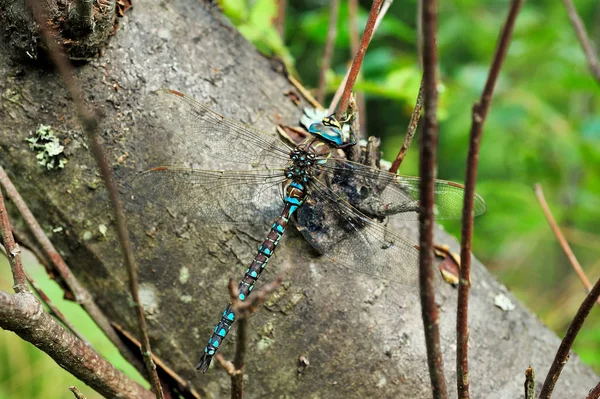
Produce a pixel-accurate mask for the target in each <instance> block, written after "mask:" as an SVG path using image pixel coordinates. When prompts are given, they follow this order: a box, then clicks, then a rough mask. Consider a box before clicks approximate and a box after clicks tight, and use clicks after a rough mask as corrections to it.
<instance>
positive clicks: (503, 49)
mask: <svg viewBox="0 0 600 399" xmlns="http://www.w3.org/2000/svg"><path fill="white" fill-rule="evenodd" d="M522 4H523V0H512V1H511V6H510V10H509V12H508V15H507V17H506V20H505V22H504V26H503V27H502V31H501V33H500V39H499V40H498V44H497V46H496V51H495V53H494V59H493V60H492V65H491V66H490V70H489V73H488V77H487V80H486V82H485V86H484V88H483V92H482V93H481V98H480V99H479V102H477V103H475V104H474V105H473V110H472V116H471V132H470V135H469V136H470V139H469V150H468V155H467V170H466V179H465V196H464V202H463V217H462V231H461V245H460V271H459V275H460V278H459V285H458V303H457V314H456V348H457V351H456V370H457V373H456V388H457V391H458V397H459V398H460V399H467V398H469V322H468V315H469V291H470V288H471V241H472V239H473V208H474V205H475V184H476V182H477V166H478V163H479V147H480V144H481V136H482V134H483V124H484V123H485V119H486V117H487V114H488V112H489V109H490V104H491V102H492V96H493V94H494V87H495V86H496V80H497V79H498V75H499V73H500V69H501V68H502V64H503V62H504V59H505V58H506V53H507V51H508V46H509V44H510V40H511V37H512V32H513V30H514V26H515V22H516V20H517V15H518V14H519V10H520V9H521V5H522Z"/></svg>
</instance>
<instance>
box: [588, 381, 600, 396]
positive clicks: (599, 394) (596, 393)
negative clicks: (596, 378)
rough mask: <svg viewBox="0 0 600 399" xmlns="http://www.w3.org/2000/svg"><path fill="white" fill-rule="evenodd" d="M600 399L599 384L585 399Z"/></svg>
mask: <svg viewBox="0 0 600 399" xmlns="http://www.w3.org/2000/svg"><path fill="white" fill-rule="evenodd" d="M598 398H600V382H599V383H598V384H597V385H596V386H595V387H594V388H592V389H591V390H590V392H589V393H588V395H587V396H586V397H585V399H598Z"/></svg>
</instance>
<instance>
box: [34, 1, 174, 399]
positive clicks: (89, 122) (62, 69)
mask: <svg viewBox="0 0 600 399" xmlns="http://www.w3.org/2000/svg"><path fill="white" fill-rule="evenodd" d="M29 6H30V7H31V9H32V10H33V14H34V17H35V19H36V21H37V23H38V24H39V25H40V30H41V33H42V38H43V40H44V42H45V44H46V46H47V47H48V51H49V55H50V58H51V59H52V61H53V62H54V64H55V66H56V68H57V69H58V72H59V73H60V75H61V76H62V78H63V80H64V82H65V84H66V86H67V89H68V90H69V93H70V94H71V96H72V97H73V101H74V102H75V105H76V108H77V114H78V116H79V120H80V122H81V125H82V128H83V131H84V132H85V133H86V134H87V136H88V138H89V141H90V144H91V146H90V147H91V150H92V153H93V154H94V157H95V159H96V162H97V163H98V166H99V167H100V172H101V174H102V178H103V180H104V183H105V184H106V188H107V190H108V192H109V195H110V199H111V204H112V207H113V210H114V212H115V216H116V219H117V234H118V236H119V242H120V244H121V248H122V249H123V253H124V256H125V265H126V267H127V273H128V277H129V285H130V290H131V295H132V297H133V301H134V303H135V306H136V311H137V312H136V313H137V317H138V324H139V328H140V336H141V337H142V339H141V341H142V348H143V350H142V355H143V357H144V363H145V364H146V369H147V370H148V374H149V376H150V382H151V384H152V386H153V389H154V391H155V393H156V396H157V398H159V399H163V398H164V394H163V392H162V387H161V385H160V380H159V378H158V374H157V373H156V365H155V364H154V362H153V361H152V350H151V348H150V340H149V338H148V329H147V327H146V319H145V317H144V310H143V308H142V305H141V303H140V300H139V294H138V281H137V267H136V264H135V260H134V258H133V252H132V251H131V245H130V242H129V236H128V232H127V224H126V220H125V213H124V212H123V206H122V204H121V201H120V199H119V193H118V191H117V187H116V185H115V183H114V181H113V177H112V170H111V168H110V167H109V165H108V162H106V156H105V154H104V150H103V148H102V146H101V144H100V141H99V140H98V121H97V120H96V118H95V117H94V116H93V115H92V113H90V112H89V110H88V109H87V107H86V106H85V104H84V102H83V95H82V93H81V91H80V90H79V86H78V84H77V82H76V80H75V76H74V74H73V67H72V65H71V64H70V62H69V61H68V59H67V57H66V56H65V54H64V51H63V49H62V48H61V47H60V46H59V45H58V43H56V41H55V40H54V36H53V35H52V34H51V33H50V30H49V29H50V28H49V27H48V26H47V25H46V18H44V15H43V11H42V10H41V9H40V7H39V6H38V4H37V2H35V1H32V0H30V1H29Z"/></svg>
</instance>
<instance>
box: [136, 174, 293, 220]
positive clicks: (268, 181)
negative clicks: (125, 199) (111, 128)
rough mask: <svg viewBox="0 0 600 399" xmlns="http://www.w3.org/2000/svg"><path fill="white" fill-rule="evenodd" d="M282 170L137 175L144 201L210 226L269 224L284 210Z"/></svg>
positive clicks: (138, 186) (140, 195)
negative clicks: (222, 224) (219, 224)
mask: <svg viewBox="0 0 600 399" xmlns="http://www.w3.org/2000/svg"><path fill="white" fill-rule="evenodd" d="M283 180H284V177H283V172H282V171H281V170H260V171H252V170H249V171H246V170H242V171H230V170H224V171H218V170H200V169H188V168H179V167H174V166H164V167H159V168H154V169H151V170H148V171H145V172H142V173H140V174H139V175H137V176H136V177H135V178H134V179H133V181H132V186H133V190H134V192H135V194H136V195H138V196H139V197H140V198H141V199H142V200H143V201H145V202H150V203H153V204H155V205H157V206H164V207H165V210H166V211H168V212H170V213H183V214H185V215H187V216H189V217H194V218H196V219H197V220H200V221H204V222H208V223H227V224H250V225H254V224H257V223H268V222H271V221H273V220H274V219H275V218H276V217H277V216H279V214H280V213H281V209H282V207H283V202H282V193H281V187H282V185H281V183H282V182H283Z"/></svg>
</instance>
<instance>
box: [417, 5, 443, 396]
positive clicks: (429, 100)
mask: <svg viewBox="0 0 600 399" xmlns="http://www.w3.org/2000/svg"><path fill="white" fill-rule="evenodd" d="M423 28H424V29H423V32H424V35H425V37H424V53H423V64H424V68H423V82H424V83H423V96H424V106H425V123H424V126H423V134H422V137H421V151H420V156H419V174H420V177H421V181H420V184H419V186H420V187H419V191H420V193H419V247H420V251H419V293H420V298H421V316H422V318H423V325H424V331H425V346H426V347H427V365H428V368H429V377H430V379H431V390H432V393H433V398H434V399H437V398H447V397H448V393H447V390H446V378H445V377H444V364H443V360H442V351H441V348H440V325H439V323H440V321H439V310H438V307H437V305H436V303H435V291H434V275H433V273H434V271H433V224H434V214H433V207H434V201H435V197H434V183H435V177H436V169H437V165H436V156H437V141H438V122H437V98H438V95H437V79H436V76H435V73H436V67H437V48H436V29H437V11H436V1H435V0H426V1H425V3H424V4H423Z"/></svg>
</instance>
